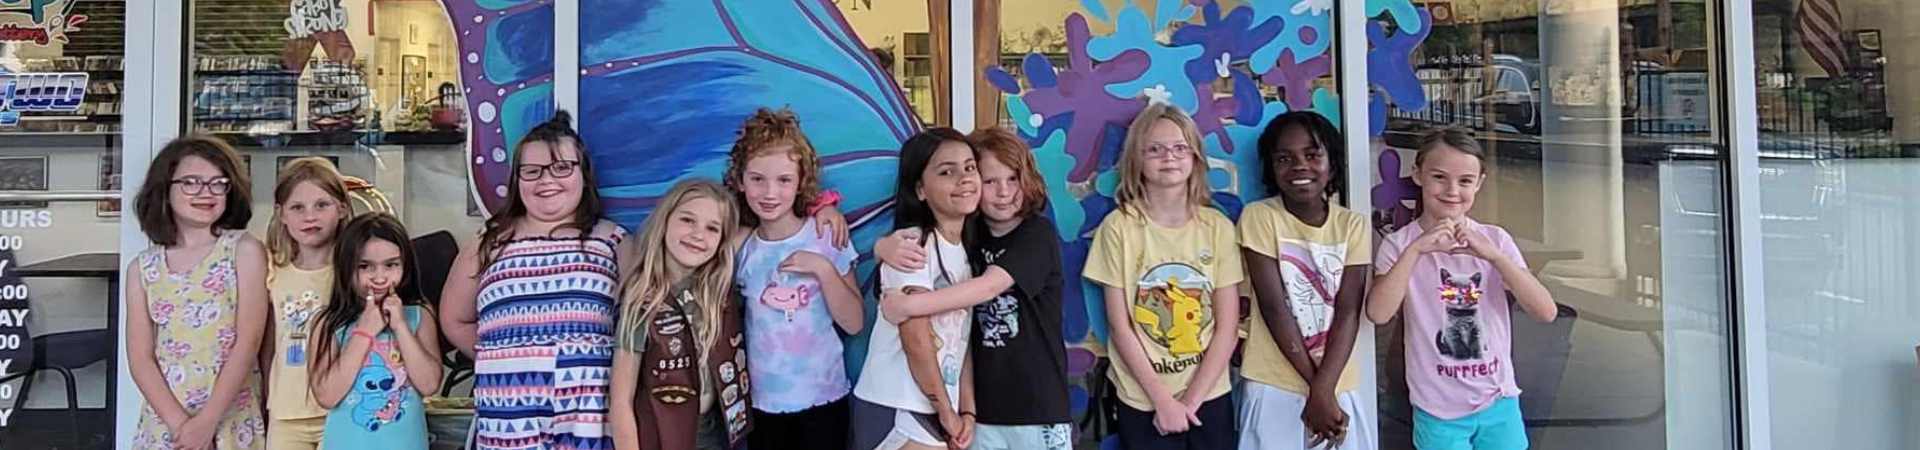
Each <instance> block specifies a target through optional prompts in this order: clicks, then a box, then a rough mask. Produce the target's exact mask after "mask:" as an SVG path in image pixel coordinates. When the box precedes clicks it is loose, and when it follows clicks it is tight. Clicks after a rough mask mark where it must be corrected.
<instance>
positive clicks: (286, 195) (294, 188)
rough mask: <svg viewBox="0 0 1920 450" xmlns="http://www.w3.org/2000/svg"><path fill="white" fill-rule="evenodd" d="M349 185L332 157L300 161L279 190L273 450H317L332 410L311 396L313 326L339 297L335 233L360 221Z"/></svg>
mask: <svg viewBox="0 0 1920 450" xmlns="http://www.w3.org/2000/svg"><path fill="white" fill-rule="evenodd" d="M348 205H350V203H348V202H347V186H346V183H345V182H344V181H342V180H341V177H340V172H339V171H337V170H334V168H333V163H332V162H328V161H327V160H326V159H325V158H317V157H308V158H300V159H296V160H293V162H290V163H287V165H286V167H282V168H280V181H279V182H278V183H276V184H275V185H274V187H273V220H272V221H271V222H269V223H270V225H268V226H267V250H268V254H269V256H271V257H272V260H273V265H272V269H271V270H270V271H269V272H268V274H267V297H268V299H269V300H271V301H272V302H273V304H272V306H271V308H270V311H271V312H270V314H272V315H273V320H270V321H268V322H267V331H266V336H272V337H273V341H272V342H271V343H270V344H268V345H262V346H260V368H261V371H262V372H264V374H263V375H264V378H266V380H267V389H266V393H267V422H268V424H267V447H268V448H272V449H275V450H279V449H297V450H314V449H316V448H318V447H319V446H320V433H321V430H322V429H323V427H324V426H325V425H326V416H327V410H326V409H325V408H321V407H320V405H319V404H317V403H315V402H314V401H313V392H312V391H310V390H308V389H307V386H308V384H307V360H308V359H309V358H308V354H307V340H308V338H309V337H310V336H309V335H308V334H307V323H308V321H309V320H311V319H312V318H313V317H314V315H315V314H316V313H318V312H320V309H321V308H323V307H325V306H326V305H327V303H328V299H329V298H331V297H332V295H331V294H332V291H333V237H334V232H335V231H338V230H339V229H340V228H341V227H344V226H346V224H347V219H348V218H351V217H352V216H353V211H352V210H351V209H350V208H349V207H348Z"/></svg>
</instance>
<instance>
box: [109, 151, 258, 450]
mask: <svg viewBox="0 0 1920 450" xmlns="http://www.w3.org/2000/svg"><path fill="white" fill-rule="evenodd" d="M146 180H147V181H146V183H145V184H143V185H141V186H140V194H139V196H138V197H136V198H135V204H134V211H135V214H136V215H138V217H139V218H140V229H141V231H143V232H145V233H146V235H147V238H148V239H151V240H152V241H153V244H154V245H153V247H151V248H148V249H147V250H146V251H142V252H140V254H139V255H136V256H134V258H133V262H131V263H129V264H128V265H127V268H126V272H125V273H129V274H139V278H138V280H137V281H135V282H132V283H127V291H126V298H127V330H126V332H127V350H128V351H127V365H128V366H129V369H130V370H131V372H133V381H134V384H135V385H137V386H139V389H140V395H141V397H142V398H143V399H144V400H146V407H144V408H141V413H140V427H139V429H138V430H136V431H135V432H134V437H133V447H134V448H139V449H189V450H194V449H212V448H220V449H259V448H264V447H265V446H266V440H265V439H264V436H265V434H266V431H267V430H266V422H264V421H263V420H262V418H261V415H260V398H259V397H258V396H256V394H257V392H258V390H259V388H260V372H259V370H258V367H257V366H255V365H254V362H255V357H256V354H257V352H258V351H259V345H260V336H261V334H262V333H263V332H264V330H265V326H266V322H267V317H268V316H267V309H268V304H267V282H266V279H267V277H266V270H267V250H266V246H264V245H261V244H260V241H259V240H258V239H254V238H253V236H251V235H248V234H247V232H246V228H247V220H248V219H251V218H252V217H253V211H252V209H251V208H249V205H250V204H251V203H250V199H249V198H248V195H247V193H248V189H249V187H250V186H249V184H248V182H247V175H246V172H244V171H242V170H240V155H239V154H237V153H235V152H234V151H233V148H232V147H229V146H227V144H226V143H224V142H221V141H219V140H217V139H215V138H212V137H205V136H188V137H184V138H181V139H178V140H175V141H173V142H171V143H168V144H167V146H166V147H165V148H162V149H161V150H160V154H159V155H158V156H156V157H155V158H154V160H153V165H152V166H150V167H149V168H148V170H147V177H146Z"/></svg>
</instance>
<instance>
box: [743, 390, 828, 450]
mask: <svg viewBox="0 0 1920 450" xmlns="http://www.w3.org/2000/svg"><path fill="white" fill-rule="evenodd" d="M852 398H853V395H851V394H849V395H847V396H846V397H841V398H840V399H839V400H834V401H833V402H832V403H827V404H824V405H820V406H815V407H812V408H807V409H803V410H800V411H795V412H791V413H785V414H778V413H770V412H764V411H760V410H754V411H753V433H752V434H749V435H747V448H748V449H750V450H777V449H783V448H830V449H843V448H847V402H848V400H849V399H852Z"/></svg>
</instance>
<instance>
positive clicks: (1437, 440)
mask: <svg viewBox="0 0 1920 450" xmlns="http://www.w3.org/2000/svg"><path fill="white" fill-rule="evenodd" d="M1413 447H1414V448H1417V449H1420V450H1527V422H1526V420H1525V419H1523V418H1521V417H1520V399H1519V398H1518V397H1501V398H1500V399H1499V400H1494V401H1493V406H1488V407H1487V409H1485V410H1482V411H1480V412H1477V413H1473V414H1468V415H1467V416H1466V417H1461V418H1458V419H1453V420H1441V419H1440V418H1438V417H1434V416H1433V415H1432V414H1427V412H1426V411H1425V410H1422V409H1420V408H1414V409H1413Z"/></svg>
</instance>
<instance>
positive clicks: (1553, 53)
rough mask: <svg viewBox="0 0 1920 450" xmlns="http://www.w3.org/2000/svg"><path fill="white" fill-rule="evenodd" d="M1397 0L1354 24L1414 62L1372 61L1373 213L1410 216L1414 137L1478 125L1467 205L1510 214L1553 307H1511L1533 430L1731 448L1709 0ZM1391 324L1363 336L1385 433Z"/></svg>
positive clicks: (1401, 431) (1627, 444)
mask: <svg viewBox="0 0 1920 450" xmlns="http://www.w3.org/2000/svg"><path fill="white" fill-rule="evenodd" d="M1392 3H1401V2H1392ZM1410 6H1415V8H1414V9H1406V10H1398V9H1395V8H1388V9H1387V10H1388V11H1389V13H1388V14H1384V15H1382V16H1379V17H1376V18H1375V22H1376V25H1375V26H1376V28H1374V29H1373V30H1370V31H1371V32H1370V33H1369V35H1370V39H1371V40H1372V41H1373V50H1372V51H1373V52H1376V53H1378V52H1381V51H1383V49H1385V50H1384V51H1393V50H1397V49H1400V48H1404V47H1406V46H1408V43H1409V42H1416V41H1417V43H1415V44H1413V45H1411V47H1412V48H1411V49H1410V51H1409V52H1408V55H1409V58H1408V65H1409V66H1410V67H1409V68H1410V69H1411V72H1412V73H1411V77H1407V78H1406V79H1404V80H1403V79H1399V78H1396V77H1394V76H1392V74H1393V73H1394V71H1397V70H1399V69H1400V68H1399V67H1392V68H1391V69H1389V70H1386V71H1384V72H1383V71H1376V72H1375V74H1376V75H1375V76H1373V77H1372V83H1373V84H1374V85H1376V88H1377V89H1379V91H1377V92H1376V93H1375V95H1376V97H1379V96H1382V95H1383V94H1384V97H1385V98H1381V100H1385V101H1386V102H1387V103H1388V119H1387V121H1386V124H1385V127H1384V128H1385V130H1382V131H1381V132H1379V133H1378V134H1376V135H1375V140H1374V145H1375V151H1376V164H1377V165H1379V166H1380V167H1381V171H1380V173H1381V177H1382V178H1381V179H1378V180H1376V183H1377V184H1376V185H1375V188H1374V189H1375V190H1374V192H1373V194H1374V207H1375V209H1376V211H1377V213H1376V216H1375V225H1376V226H1377V227H1378V228H1379V229H1380V230H1381V231H1383V232H1385V231H1389V230H1393V229H1396V228H1397V227H1399V226H1401V225H1404V224H1406V223H1408V222H1409V221H1411V220H1413V217H1414V215H1415V211H1414V210H1413V208H1414V207H1415V201H1416V200H1415V199H1416V198H1417V195H1418V187H1417V186H1414V185H1413V184H1412V183H1411V180H1409V179H1407V178H1404V177H1405V176H1406V175H1405V174H1406V173H1408V172H1406V171H1407V170H1409V169H1410V168H1411V166H1412V164H1413V161H1412V159H1413V158H1412V156H1413V146H1414V142H1413V140H1414V138H1416V137H1417V136H1418V135H1419V134H1420V133H1423V132H1425V131H1426V130H1430V129H1433V128H1434V127H1438V126H1458V127H1466V128H1468V129H1471V130H1473V131H1475V132H1476V134H1477V135H1478V138H1479V140H1480V142H1481V145H1482V146H1483V147H1485V148H1486V149H1487V150H1488V152H1489V153H1490V154H1491V157H1490V158H1489V161H1490V164H1489V166H1490V167H1489V168H1488V170H1489V172H1490V177H1489V181H1488V183H1487V184H1486V185H1485V187H1484V188H1483V190H1482V191H1481V192H1480V194H1479V201H1478V202H1477V205H1476V206H1475V209H1474V211H1473V212H1472V213H1471V215H1472V216H1473V217H1474V218H1475V219H1476V220H1480V221H1483V222H1486V223H1491V224H1497V225H1500V226H1502V227H1505V228H1506V229H1507V230H1508V231H1509V232H1511V233H1512V234H1513V236H1514V238H1515V240H1516V242H1517V243H1518V244H1519V246H1520V249H1521V252H1522V253H1523V255H1524V256H1525V257H1526V259H1527V263H1528V265H1529V266H1530V267H1531V268H1532V270H1533V271H1534V272H1535V274H1536V275H1537V276H1538V277H1539V278H1540V280H1541V282H1542V283H1543V284H1545V285H1546V286H1547V287H1548V289H1549V291H1551V292H1552V293H1553V295H1554V299H1555V300H1556V301H1557V303H1559V308H1560V318H1559V319H1558V320H1556V321H1555V322H1553V323H1545V324H1542V323H1528V322H1526V321H1523V320H1518V319H1516V320H1515V322H1514V324H1513V327H1514V342H1515V344H1514V355H1513V358H1514V363H1515V375H1516V378H1517V381H1518V383H1519V386H1520V388H1521V389H1522V390H1523V391H1524V392H1525V393H1524V394H1522V395H1521V401H1520V404H1521V408H1522V411H1523V415H1524V416H1525V418H1526V422H1527V426H1528V435H1529V437H1530V438H1531V439H1532V441H1533V445H1534V446H1535V447H1537V448H1555V449H1561V448H1572V449H1581V448H1594V449H1602V448H1609V449H1610V448H1688V449H1695V448H1730V447H1731V445H1732V444H1731V430H1732V427H1731V423H1732V422H1731V418H1730V415H1729V412H1728V411H1729V407H1730V405H1731V403H1730V398H1731V397H1730V395H1729V392H1730V387H1729V383H1728V381H1727V380H1728V378H1727V377H1728V376H1730V375H1729V374H1730V373H1731V372H1730V371H1729V370H1728V367H1727V364H1726V361H1727V353H1726V350H1725V349H1726V348H1727V347H1726V343H1727V332H1726V326H1727V325H1726V324H1727V317H1728V316H1727V314H1728V312H1727V311H1728V310H1727V308H1726V304H1727V299H1728V295H1727V289H1726V285H1727V283H1728V280H1729V277H1728V276H1727V274H1726V272H1725V268H1726V267H1728V266H1726V264H1725V257H1726V254H1727V253H1726V251H1725V249H1726V242H1727V241H1726V234H1725V233H1724V231H1725V230H1726V221H1727V220H1730V219H1729V218H1727V217H1726V216H1724V215H1723V214H1722V212H1723V211H1725V208H1724V206H1723V205H1722V198H1723V196H1722V192H1724V180H1725V177H1724V174H1723V167H1725V162H1724V155H1725V154H1726V150H1725V148H1726V147H1725V144H1726V138H1725V132H1724V130H1723V129H1722V125H1720V124H1721V123H1722V122H1723V120H1724V117H1725V114H1724V113H1723V112H1722V111H1721V110H1720V108H1721V107H1722V105H1721V104H1720V100H1719V99H1720V98H1721V94H1718V93H1719V92H1725V87H1724V86H1722V85H1721V84H1720V82H1721V80H1723V79H1724V75H1723V74H1722V73H1721V72H1720V71H1719V69H1718V68H1716V67H1714V66H1713V65H1711V64H1709V62H1708V61H1709V59H1708V58H1707V55H1708V54H1709V50H1710V46H1711V43H1712V42H1714V40H1715V39H1716V36H1714V35H1712V34H1710V33H1714V32H1716V31H1715V30H1717V29H1718V28H1717V27H1716V26H1715V25H1714V24H1713V20H1712V19H1711V18H1712V17H1714V15H1715V14H1717V12H1716V8H1718V7H1719V6H1718V4H1717V2H1711V1H1698V0H1695V1H1687V0H1657V1H1640V0H1594V1H1548V2H1534V1H1518V0H1511V1H1510V0H1487V1H1473V2H1458V1H1456V2H1447V3H1446V4H1444V5H1436V4H1434V3H1427V4H1425V5H1410ZM1437 9H1444V11H1436V10H1437ZM1396 11H1397V12H1396ZM1375 61H1378V60H1377V59H1376V60H1375ZM1381 73H1386V74H1388V75H1387V76H1381V75H1379V74H1381ZM1413 97H1417V98H1413ZM1516 317H1517V316H1516ZM1399 325H1400V324H1397V323H1396V324H1389V325H1387V326H1382V327H1380V328H1379V333H1380V335H1379V336H1378V337H1379V339H1378V340H1377V341H1376V343H1377V345H1379V346H1380V351H1379V353H1378V354H1379V356H1380V358H1381V359H1380V366H1379V367H1380V368H1381V374H1382V376H1381V378H1380V389H1381V397H1380V402H1381V409H1382V413H1381V424H1382V425H1381V426H1382V439H1383V443H1385V444H1387V448H1411V441H1410V438H1411V434H1410V433H1411V428H1412V422H1411V420H1410V419H1411V417H1412V412H1413V411H1412V408H1413V407H1412V406H1411V405H1410V404H1408V400H1407V398H1406V395H1407V394H1406V392H1407V389H1406V385H1405V381H1404V380H1405V377H1406V376H1407V371H1410V370H1415V369H1414V368H1408V367H1405V364H1404V362H1403V361H1404V348H1403V345H1405V344H1404V343H1403V341H1402V337H1401V336H1400V334H1399V333H1400V328H1401V327H1400V326H1399ZM1416 341H1417V340H1416Z"/></svg>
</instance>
